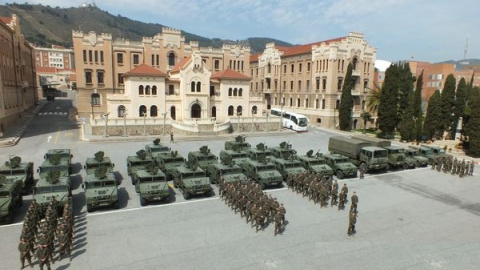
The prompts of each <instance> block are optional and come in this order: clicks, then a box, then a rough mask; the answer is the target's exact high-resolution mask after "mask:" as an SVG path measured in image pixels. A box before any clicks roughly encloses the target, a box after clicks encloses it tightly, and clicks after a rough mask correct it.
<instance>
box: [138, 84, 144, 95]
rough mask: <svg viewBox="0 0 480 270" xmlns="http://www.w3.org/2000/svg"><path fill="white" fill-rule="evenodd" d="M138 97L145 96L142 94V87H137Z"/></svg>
mask: <svg viewBox="0 0 480 270" xmlns="http://www.w3.org/2000/svg"><path fill="white" fill-rule="evenodd" d="M138 95H139V96H143V95H145V93H144V92H143V85H140V86H139V87H138Z"/></svg>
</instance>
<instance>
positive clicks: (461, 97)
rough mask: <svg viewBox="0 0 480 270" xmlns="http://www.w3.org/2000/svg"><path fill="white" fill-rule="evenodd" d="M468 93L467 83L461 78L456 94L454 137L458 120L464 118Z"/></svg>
mask: <svg viewBox="0 0 480 270" xmlns="http://www.w3.org/2000/svg"><path fill="white" fill-rule="evenodd" d="M466 92H467V82H466V81H465V79H464V78H461V79H460V81H459V82H458V86H457V91H456V93H455V110H454V114H455V118H454V121H455V125H454V126H453V128H454V133H453V136H455V129H456V128H457V126H458V120H459V119H460V117H462V119H463V118H464V113H465V105H466V101H465V99H466V96H465V95H466ZM460 128H461V127H460Z"/></svg>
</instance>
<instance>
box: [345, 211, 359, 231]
mask: <svg viewBox="0 0 480 270" xmlns="http://www.w3.org/2000/svg"><path fill="white" fill-rule="evenodd" d="M355 224H357V214H355V213H354V212H350V214H349V215H348V230H347V234H348V236H351V235H352V234H355V233H356V231H355Z"/></svg>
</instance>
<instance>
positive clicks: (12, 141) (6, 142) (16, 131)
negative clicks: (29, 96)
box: [0, 100, 47, 147]
mask: <svg viewBox="0 0 480 270" xmlns="http://www.w3.org/2000/svg"><path fill="white" fill-rule="evenodd" d="M46 103H47V101H45V100H40V101H38V104H37V105H34V106H32V107H31V108H29V109H28V110H26V111H24V112H22V113H21V114H20V115H21V118H20V119H18V121H17V122H16V123H15V124H13V125H12V126H11V127H9V128H8V129H7V130H6V131H5V133H4V134H3V137H0V147H9V146H14V145H16V144H17V143H18V141H19V140H20V139H21V138H22V136H23V133H24V132H25V129H26V128H27V127H28V125H29V124H30V122H31V121H32V119H33V117H34V116H35V115H37V113H38V112H39V111H40V110H41V109H42V108H43V106H44V105H45V104H46Z"/></svg>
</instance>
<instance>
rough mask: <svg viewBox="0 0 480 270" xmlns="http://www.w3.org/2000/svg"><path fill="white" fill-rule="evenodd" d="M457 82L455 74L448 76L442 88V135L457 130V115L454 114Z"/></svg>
mask: <svg viewBox="0 0 480 270" xmlns="http://www.w3.org/2000/svg"><path fill="white" fill-rule="evenodd" d="M456 87H457V83H456V80H455V77H454V76H453V74H450V75H448V76H447V79H446V80H445V85H444V86H443V90H442V103H441V107H442V116H443V121H442V124H441V125H440V135H443V132H444V131H449V132H452V131H453V130H455V128H453V125H454V122H455V116H454V115H453V114H452V113H453V112H454V111H453V108H454V107H455V88H456Z"/></svg>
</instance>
